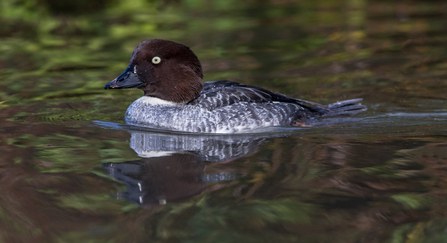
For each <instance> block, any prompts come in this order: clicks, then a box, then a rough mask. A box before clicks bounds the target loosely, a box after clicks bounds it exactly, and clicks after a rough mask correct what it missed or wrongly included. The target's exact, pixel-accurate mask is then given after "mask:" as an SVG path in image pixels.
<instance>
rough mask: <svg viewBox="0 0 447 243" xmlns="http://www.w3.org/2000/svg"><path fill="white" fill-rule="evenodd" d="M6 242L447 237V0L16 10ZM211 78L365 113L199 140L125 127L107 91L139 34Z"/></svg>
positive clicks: (6, 134) (52, 5) (113, 94)
mask: <svg viewBox="0 0 447 243" xmlns="http://www.w3.org/2000/svg"><path fill="white" fill-rule="evenodd" d="M0 11H1V12H2V14H1V15H0V16H2V17H1V18H0V22H1V23H0V50H1V53H2V54H1V55H0V78H1V81H0V152H1V154H2V156H1V157H0V180H1V181H0V185H1V186H0V188H1V191H2V193H1V194H0V225H1V227H0V237H1V241H2V242H148V241H155V242H393V243H394V242H408V243H410V242H411V243H413V242H445V241H446V238H447V234H446V227H447V220H446V212H447V210H446V208H447V205H446V199H447V183H446V178H447V170H446V168H447V167H446V165H447V152H446V151H447V150H446V147H447V136H446V135H445V134H446V131H447V125H446V124H447V123H446V119H447V116H446V114H447V113H446V112H447V111H446V108H445V104H446V95H445V94H446V91H447V88H446V87H447V81H446V77H447V71H446V70H447V69H446V68H447V62H446V60H447V59H446V56H447V50H446V48H445V46H446V42H447V38H446V36H447V32H446V29H445V26H446V25H447V16H446V13H447V9H446V5H445V3H443V2H442V1H439V2H438V1H413V2H411V3H410V2H408V3H407V2H406V3H403V2H402V3H394V2H384V1H374V2H372V1H357V0H350V1H300V2H298V3H295V2H293V1H264V2H243V1H211V2H210V1H173V2H172V1H171V2H170V1H165V2H155V1H153V2H146V1H142V0H141V1H114V2H113V3H108V2H105V1H98V2H97V3H95V4H92V3H89V2H84V1H78V2H73V3H70V4H69V3H65V4H61V3H59V1H43V2H39V3H37V2H35V1H32V0H27V1H23V4H14V3H13V1H10V0H7V1H4V3H3V5H2V7H1V8H0ZM149 38H164V39H170V40H174V41H177V42H180V43H184V44H186V45H188V46H190V47H191V48H192V50H193V51H194V52H195V53H196V54H197V55H198V56H199V58H200V59H201V61H202V65H203V67H204V71H205V80H207V81H209V80H218V79H230V80H233V81H238V82H243V83H246V84H252V85H258V86H262V87H264V88H267V89H271V90H274V91H277V92H281V93H284V94H287V95H289V96H293V97H299V98H301V99H306V100H311V101H315V102H320V103H323V104H328V103H333V102H335V101H337V100H345V99H352V98H359V97H361V98H363V99H364V100H363V102H362V103H363V104H365V105H367V107H368V111H366V112H364V113H361V114H358V115H356V116H354V117H340V118H325V119H321V120H319V121H318V123H317V124H315V125H314V126H313V127H305V128H274V129H269V130H264V131H258V132H257V133H248V134H235V135H199V134H185V133H174V132H167V131H159V130H153V129H146V128H138V127H133V126H128V125H125V124H123V116H124V112H125V110H126V108H127V107H128V105H129V104H130V103H131V102H132V101H133V100H135V99H137V98H138V97H139V96H141V91H139V90H103V86H104V85H105V84H106V83H108V82H109V81H110V80H112V79H113V78H115V77H116V76H117V75H119V74H121V72H122V71H123V70H124V69H125V67H126V66H127V61H128V58H129V57H130V54H131V52H132V50H133V48H135V46H136V45H137V44H138V43H139V42H140V41H142V40H144V39H149Z"/></svg>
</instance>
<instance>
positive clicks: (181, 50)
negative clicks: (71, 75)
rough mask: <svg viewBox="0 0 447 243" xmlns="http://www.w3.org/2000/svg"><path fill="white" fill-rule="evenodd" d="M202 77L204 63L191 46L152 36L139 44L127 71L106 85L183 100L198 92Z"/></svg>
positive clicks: (170, 99) (147, 94)
mask: <svg viewBox="0 0 447 243" xmlns="http://www.w3.org/2000/svg"><path fill="white" fill-rule="evenodd" d="M202 79H203V72H202V65H201V64H200V61H199V59H198V58H197V56H196V55H195V54H194V53H193V52H192V51H191V49H189V47H187V46H185V45H182V44H178V43H175V42H172V41H168V40H161V39H152V40H145V41H143V42H141V43H140V44H138V46H137V47H136V48H135V50H134V51H133V53H132V55H131V56H130V62H129V66H128V68H127V69H126V71H124V73H123V74H121V75H120V76H119V77H117V78H116V79H114V80H113V81H111V82H110V83H108V84H107V85H106V86H104V88H105V89H120V88H139V89H142V90H143V91H144V95H145V96H151V97H156V98H159V99H163V100H167V101H172V102H177V103H183V102H188V101H191V100H193V99H194V98H196V97H197V96H198V95H199V93H200V91H201V90H202V87H203V83H202Z"/></svg>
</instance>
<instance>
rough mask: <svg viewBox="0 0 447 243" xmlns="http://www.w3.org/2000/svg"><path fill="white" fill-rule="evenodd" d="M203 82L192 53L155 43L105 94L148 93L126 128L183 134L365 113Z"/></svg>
mask: <svg viewBox="0 0 447 243" xmlns="http://www.w3.org/2000/svg"><path fill="white" fill-rule="evenodd" d="M202 78H203V72H202V65H201V64H200V61H199V59H198V58H197V56H196V55H195V54H194V53H193V52H192V51H191V50H190V49H189V47H187V46H185V45H182V44H178V43H175V42H172V41H168V40H161V39H152V40H145V41H143V42H141V43H140V44H139V45H138V46H137V47H136V48H135V50H134V51H133V52H132V55H131V56H130V62H129V66H128V68H127V69H126V71H124V73H123V74H121V75H120V76H119V77H117V78H116V79H114V80H113V81H111V82H110V83H108V84H107V85H106V86H105V87H104V88H105V89H120V88H139V89H142V90H143V91H144V96H143V97H141V98H139V99H137V100H136V101H134V102H133V103H132V104H131V105H130V106H129V108H128V109H127V112H126V115H125V120H126V123H128V124H132V125H137V126H150V127H157V128H162V129H168V130H174V131H184V132H204V133H236V132H243V131H247V130H252V129H257V128H266V127H273V126H303V125H305V124H306V122H309V120H311V119H313V118H316V117H323V116H338V115H353V114H356V113H359V112H361V111H365V110H366V107H365V106H363V105H361V104H360V103H359V102H360V101H361V99H353V100H346V101H341V102H337V103H334V104H330V105H327V106H324V105H320V104H317V103H314V102H309V101H305V100H301V99H296V98H291V97H287V96H285V95H283V94H279V93H275V92H272V91H269V90H266V89H263V88H259V87H255V86H251V85H244V84H239V83H235V82H230V81H213V82H205V83H202Z"/></svg>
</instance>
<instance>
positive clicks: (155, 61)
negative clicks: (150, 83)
mask: <svg viewBox="0 0 447 243" xmlns="http://www.w3.org/2000/svg"><path fill="white" fill-rule="evenodd" d="M160 62H161V58H159V57H154V58H152V63H153V64H159V63H160Z"/></svg>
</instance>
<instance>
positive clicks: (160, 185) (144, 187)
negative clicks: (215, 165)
mask: <svg viewBox="0 0 447 243" xmlns="http://www.w3.org/2000/svg"><path fill="white" fill-rule="evenodd" d="M129 132H130V133H131V140H130V147H131V148H132V149H133V150H134V151H135V152H136V153H137V154H138V155H139V156H140V157H142V159H140V160H136V161H128V162H124V163H106V164H103V167H104V168H106V169H108V170H109V172H110V176H111V177H113V178H114V179H117V180H119V181H122V182H124V183H126V184H127V185H128V189H127V190H126V191H125V192H122V193H120V194H119V195H118V196H119V197H121V198H125V199H127V200H130V201H132V202H135V203H137V204H166V203H167V202H175V201H181V200H183V199H187V198H189V197H191V196H194V195H197V194H200V193H201V192H203V191H204V190H205V189H206V188H207V186H206V185H207V184H206V183H207V182H212V183H222V182H224V181H231V180H234V179H236V177H237V175H236V173H234V172H216V173H212V174H207V173H206V172H205V166H206V163H207V162H227V161H231V160H233V159H236V158H240V157H243V156H246V155H248V154H251V153H253V152H255V151H256V150H257V149H258V147H259V146H260V145H261V143H262V142H263V141H264V140H265V139H266V138H267V136H264V137H259V136H258V137H253V136H241V135H239V136H197V135H175V134H163V133H151V132H145V131H132V130H131V131H129Z"/></svg>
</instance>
